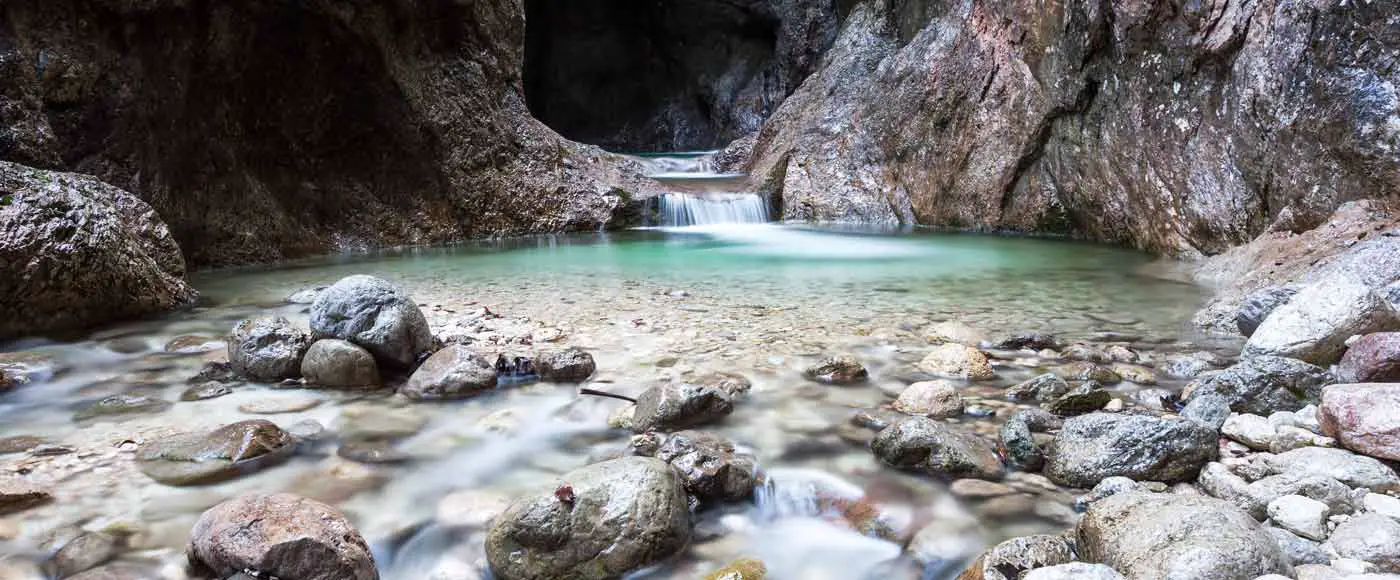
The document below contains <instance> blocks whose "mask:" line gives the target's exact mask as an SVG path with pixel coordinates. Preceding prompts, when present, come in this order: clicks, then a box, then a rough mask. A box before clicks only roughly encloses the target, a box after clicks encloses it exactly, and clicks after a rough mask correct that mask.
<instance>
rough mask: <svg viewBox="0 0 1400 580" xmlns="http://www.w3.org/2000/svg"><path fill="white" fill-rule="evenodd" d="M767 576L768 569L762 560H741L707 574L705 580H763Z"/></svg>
mask: <svg viewBox="0 0 1400 580" xmlns="http://www.w3.org/2000/svg"><path fill="white" fill-rule="evenodd" d="M767 576H768V568H767V567H766V566H764V565H763V561H762V560H756V559H753V558H741V559H739V560H735V561H734V562H731V563H730V564H729V565H728V566H725V567H723V568H720V569H718V570H715V571H714V572H710V573H709V574H706V575H705V577H704V579H703V580H763V579H764V578H765V577H767Z"/></svg>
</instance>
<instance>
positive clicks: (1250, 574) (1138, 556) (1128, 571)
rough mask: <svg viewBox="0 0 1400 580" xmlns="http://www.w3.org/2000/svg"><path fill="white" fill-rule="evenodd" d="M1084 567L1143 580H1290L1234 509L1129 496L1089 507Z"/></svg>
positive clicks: (1081, 529)
mask: <svg viewBox="0 0 1400 580" xmlns="http://www.w3.org/2000/svg"><path fill="white" fill-rule="evenodd" d="M1077 536H1078V540H1079V541H1078V543H1077V548H1078V550H1079V555H1080V558H1081V559H1082V560H1085V561H1088V562H1098V563H1103V564H1107V565H1109V566H1112V567H1113V568H1115V569H1117V570H1119V571H1121V572H1122V573H1123V574H1124V575H1125V576H1127V577H1129V578H1134V579H1141V580H1169V579H1174V578H1191V579H1193V580H1253V579H1254V578H1257V577H1259V576H1262V575H1264V574H1286V573H1288V572H1289V565H1288V560H1287V557H1286V556H1284V554H1283V551H1282V550H1281V549H1279V546H1278V543H1277V542H1275V541H1274V539H1273V537H1272V536H1270V535H1269V533H1268V532H1266V531H1264V529H1263V527H1261V526H1260V525H1259V523H1258V522H1256V521H1254V519H1253V518H1251V517H1250V516H1249V514H1246V513H1244V512H1243V511H1241V510H1240V509H1239V508H1237V507H1235V506H1233V505H1231V504H1229V503H1227V502H1224V501H1221V500H1218V499H1213V498H1208V497H1204V496H1190V495H1174V494H1154V493H1142V492H1131V493H1124V494H1118V495H1114V496H1112V497H1109V498H1106V499H1103V500H1100V501H1097V502H1094V503H1093V504H1092V505H1090V506H1089V510H1088V512H1086V513H1085V515H1084V518H1083V519H1081V520H1080V521H1079V525H1078V529H1077Z"/></svg>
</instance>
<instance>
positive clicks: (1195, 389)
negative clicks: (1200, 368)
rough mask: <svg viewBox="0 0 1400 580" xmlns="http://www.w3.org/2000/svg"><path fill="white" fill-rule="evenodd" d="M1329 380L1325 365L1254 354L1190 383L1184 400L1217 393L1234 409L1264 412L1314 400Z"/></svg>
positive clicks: (1329, 374)
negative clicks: (1318, 365)
mask: <svg viewBox="0 0 1400 580" xmlns="http://www.w3.org/2000/svg"><path fill="white" fill-rule="evenodd" d="M1333 380H1334V379H1333V378H1332V373H1330V372H1328V371H1327V370H1326V369H1323V368H1321V367H1316V366H1313V365H1310V364H1308V363H1305V362H1303V361H1300V360H1295V359H1291V358H1284V357H1277V356H1256V357H1251V358H1248V359H1245V360H1243V361H1240V363H1239V364H1236V365H1234V366H1232V367H1230V368H1227V369H1225V370H1223V371H1221V372H1219V373H1215V374H1213V375H1210V376H1208V377H1206V378H1203V379H1200V380H1198V381H1196V382H1195V383H1193V384H1192V385H1191V393H1190V395H1188V396H1187V397H1186V403H1187V404H1188V405H1189V404H1191V403H1192V402H1194V401H1195V400H1196V399H1198V398H1203V397H1221V398H1223V399H1224V400H1225V401H1227V402H1228V403H1229V405H1230V409H1231V410H1233V411H1235V412H1239V413H1254V414H1256V415H1264V416H1268V415H1269V414H1271V413H1274V412H1276V411H1296V410H1298V409H1301V408H1303V406H1305V405H1307V404H1308V403H1315V402H1317V398H1318V396H1319V395H1321V394H1322V387H1323V386H1325V385H1327V384H1330V383H1332V382H1333Z"/></svg>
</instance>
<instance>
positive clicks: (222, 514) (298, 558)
mask: <svg viewBox="0 0 1400 580" xmlns="http://www.w3.org/2000/svg"><path fill="white" fill-rule="evenodd" d="M185 555H186V556H187V557H188V559H189V562H190V566H191V567H192V568H193V569H194V570H196V571H197V572H199V573H202V574H207V575H212V576H214V577H216V578H228V577H230V576H233V575H235V574H239V573H247V574H249V575H251V576H254V577H256V578H267V577H275V578H283V579H288V580H292V579H294V580H377V579H378V578H379V572H378V571H376V569H375V565H374V556H373V555H371V554H370V550H369V546H368V545H367V544H365V540H364V538H362V537H361V536H360V533H359V531H357V530H356V529H355V527H354V526H352V525H351V524H350V522H349V521H347V520H346V519H345V517H344V516H342V515H341V514H340V513H338V512H336V511H335V510H334V509H333V508H331V507H330V506H328V505H325V504H323V503H320V502H317V501H314V500H310V499H306V498H304V497H298V496H295V495H292V494H286V493H279V494H275V495H263V494H249V495H242V496H239V497H236V498H233V499H230V500H228V501H225V502H223V503H221V504H219V505H217V506H214V507H213V508H210V509H209V510H208V511H206V512H204V514H203V515H201V516H199V520H198V521H196V522H195V524H194V529H193V530H191V531H190V541H189V545H188V546H187V547H186V548H185Z"/></svg>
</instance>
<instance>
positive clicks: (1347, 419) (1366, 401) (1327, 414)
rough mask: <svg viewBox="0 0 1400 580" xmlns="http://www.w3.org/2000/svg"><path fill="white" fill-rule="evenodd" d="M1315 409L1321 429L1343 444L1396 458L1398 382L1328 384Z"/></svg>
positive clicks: (1399, 455) (1399, 444)
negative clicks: (1318, 406) (1317, 409)
mask: <svg viewBox="0 0 1400 580" xmlns="http://www.w3.org/2000/svg"><path fill="white" fill-rule="evenodd" d="M1319 411H1320V412H1319V413H1318V419H1319V420H1321V422H1322V431H1323V433H1326V434H1327V436H1329V437H1332V438H1334V439H1336V440H1337V441H1338V442H1339V443H1341V444H1342V446H1343V447H1346V448H1347V449H1351V450H1352V451H1355V452H1357V453H1363V454H1366V455H1370V456H1371V457H1378V458H1381V459H1389V460H1391V461H1400V383H1361V384H1355V385H1332V386H1330V387H1327V388H1326V389H1323V391H1322V405H1321V407H1320V409H1319Z"/></svg>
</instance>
